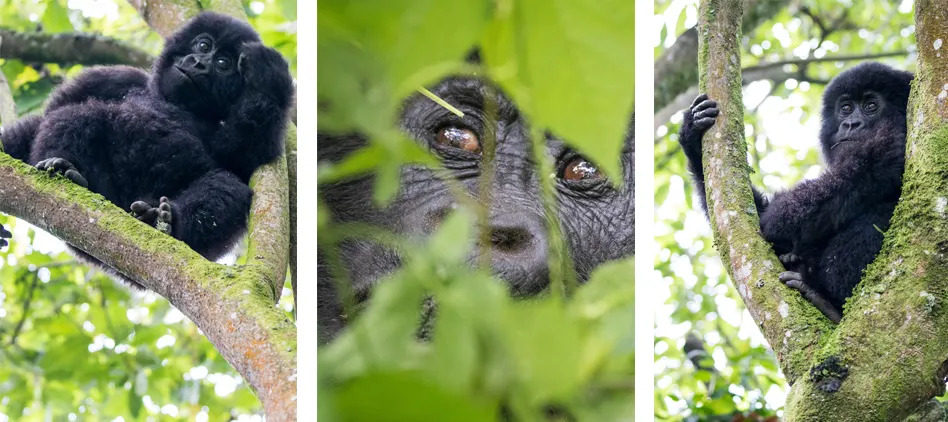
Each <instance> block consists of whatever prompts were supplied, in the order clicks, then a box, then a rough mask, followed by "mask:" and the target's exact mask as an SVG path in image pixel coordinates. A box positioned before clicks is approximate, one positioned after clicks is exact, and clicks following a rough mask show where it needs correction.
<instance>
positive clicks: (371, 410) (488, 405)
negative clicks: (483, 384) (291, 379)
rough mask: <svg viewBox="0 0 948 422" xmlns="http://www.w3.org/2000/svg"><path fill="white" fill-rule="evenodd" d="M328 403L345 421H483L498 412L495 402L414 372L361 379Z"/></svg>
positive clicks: (383, 374) (384, 374) (344, 388)
mask: <svg viewBox="0 0 948 422" xmlns="http://www.w3.org/2000/svg"><path fill="white" fill-rule="evenodd" d="M331 406H332V407H333V410H336V411H337V412H338V416H339V418H338V420H340V421H345V422H362V421H365V422H376V421H392V422H412V421H451V422H483V421H491V420H495V419H496V416H497V412H498V410H497V404H496V403H492V402H490V401H488V400H483V399H481V400H478V399H476V398H475V397H473V396H470V395H464V394H457V393H455V392H452V391H449V390H447V389H444V388H442V387H439V386H437V385H435V384H432V383H431V382H429V381H427V380H426V379H425V377H424V376H423V374H420V373H416V372H394V373H377V374H372V375H369V376H366V377H363V378H360V379H358V380H355V381H353V382H351V383H349V384H347V385H345V386H344V387H342V388H341V389H339V390H338V391H337V392H336V393H335V395H334V396H333V397H332V400H331ZM334 419H335V418H334Z"/></svg>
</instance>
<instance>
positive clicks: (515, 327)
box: [317, 0, 634, 421]
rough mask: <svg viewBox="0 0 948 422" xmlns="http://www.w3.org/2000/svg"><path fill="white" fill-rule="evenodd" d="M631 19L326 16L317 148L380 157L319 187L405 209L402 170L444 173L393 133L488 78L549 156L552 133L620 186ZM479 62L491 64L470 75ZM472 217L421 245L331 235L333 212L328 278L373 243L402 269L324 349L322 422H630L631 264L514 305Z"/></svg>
mask: <svg viewBox="0 0 948 422" xmlns="http://www.w3.org/2000/svg"><path fill="white" fill-rule="evenodd" d="M633 6H634V5H633V3H632V2H628V1H619V0H609V1H593V0H584V1H555V2H546V1H540V0H506V1H504V0H499V1H489V0H463V1H455V2H439V1H426V0H395V1H367V2H364V3H359V2H345V1H321V2H319V4H318V7H319V30H318V36H319V38H318V43H319V45H318V48H319V54H320V57H321V58H322V60H321V61H320V63H319V69H318V72H319V74H318V79H317V80H318V85H319V87H318V88H319V91H318V96H319V102H320V105H321V107H320V110H319V119H318V123H319V130H320V131H321V132H336V133H339V132H350V131H358V132H360V133H362V134H364V135H366V137H367V138H368V139H369V142H368V146H367V147H365V148H364V149H362V150H361V151H360V152H356V153H354V154H352V156H351V157H350V158H348V159H347V160H345V161H343V162H342V163H319V166H320V183H327V182H331V181H336V180H340V179H345V178H350V177H355V176H363V175H365V174H366V173H370V172H371V173H375V176H374V177H375V181H376V186H375V198H376V200H377V202H379V203H382V204H384V203H385V202H386V201H387V200H389V199H390V198H391V197H392V196H393V195H394V194H396V193H397V191H398V175H399V169H400V167H401V166H402V165H403V164H405V163H424V164H426V165H432V166H437V165H438V160H437V159H436V158H434V156H432V155H431V154H430V153H429V152H428V151H426V150H423V149H421V148H419V146H418V143H417V142H415V141H413V140H410V139H406V138H405V137H404V135H402V134H401V133H400V132H398V131H397V130H395V127H396V117H397V110H398V107H399V105H400V104H401V102H402V100H403V99H404V98H405V97H406V96H407V95H410V94H412V93H414V92H415V91H416V89H417V88H419V87H420V86H429V85H430V84H433V83H436V82H437V81H438V80H440V79H441V78H443V77H444V76H447V75H450V74H476V75H478V76H486V77H488V78H490V79H491V80H492V81H494V82H496V84H497V85H498V86H499V87H500V88H501V89H502V90H503V91H504V92H505V93H506V94H508V95H509V96H511V97H512V98H513V99H514V100H515V101H516V102H517V104H518V106H519V107H520V110H521V111H522V112H523V113H524V114H526V115H527V117H528V119H529V120H530V121H531V123H532V125H533V127H532V132H534V133H533V134H532V135H533V138H534V139H535V140H536V141H538V142H543V136H542V134H543V130H544V129H546V128H549V129H550V130H551V131H552V132H553V133H556V134H558V135H560V136H563V137H565V138H566V139H567V142H571V144H572V146H574V147H576V148H577V149H579V150H580V151H581V152H583V153H584V154H585V155H586V156H587V157H588V158H590V159H591V160H593V161H595V162H596V164H597V165H599V166H600V168H601V169H602V170H603V171H605V172H606V173H607V174H610V175H617V174H619V173H618V171H617V167H618V164H619V163H618V159H617V157H619V151H620V150H621V146H622V142H623V137H622V134H623V132H624V131H625V129H626V128H627V125H628V119H629V113H630V112H631V107H632V102H633V96H634V86H633V85H634V84H633V81H634V54H632V53H633V51H634V50H633V48H634V11H633ZM447 22H450V23H451V25H450V29H449V26H446V23H447ZM564 22H568V24H564ZM396 34H397V35H396ZM475 46H477V47H479V48H480V53H481V57H482V58H483V59H484V60H483V63H482V64H481V65H471V64H466V63H464V57H465V56H466V55H467V53H468V52H469V51H470V50H471V49H472V48H473V47H475ZM535 148H536V147H535ZM540 150H541V151H542V147H541V149H540ZM541 156H542V155H541ZM541 160H542V159H541ZM540 166H541V168H542V169H543V170H542V171H543V173H542V174H551V173H553V171H552V168H551V167H549V166H551V164H550V163H547V162H541V163H540ZM541 179H543V180H544V183H553V182H552V178H550V177H541ZM546 188H547V189H551V186H550V185H548V186H546ZM547 192H550V191H547ZM547 199H548V200H549V199H550V198H549V197H548V198H547ZM459 202H460V205H462V207H460V208H461V209H462V211H460V212H457V213H454V214H452V217H450V218H449V219H448V220H447V221H445V222H444V223H443V224H442V226H441V227H440V228H439V230H438V231H437V233H436V234H434V235H433V236H432V237H431V238H430V239H428V240H427V241H425V242H415V241H410V240H405V239H391V236H388V237H387V236H385V235H384V233H379V232H378V231H377V230H374V231H373V230H366V229H365V228H364V227H353V226H352V225H340V224H334V223H332V222H331V221H330V218H329V215H328V211H326V209H325V208H322V209H321V211H320V213H319V232H318V233H319V246H320V251H321V253H322V254H324V255H323V256H324V257H326V259H327V260H329V261H331V260H332V259H333V257H332V255H333V254H334V253H335V252H334V251H335V250H336V244H337V243H338V242H339V241H340V240H341V239H343V238H344V237H347V236H354V234H353V233H362V234H363V235H365V234H371V235H372V236H375V237H374V238H376V239H378V238H383V239H385V238H388V239H389V241H390V242H391V243H393V244H394V246H395V247H396V248H398V250H399V253H400V256H401V257H403V258H404V259H403V261H404V266H403V268H402V269H401V270H399V271H396V272H395V273H394V274H392V275H391V276H390V277H387V278H386V279H385V280H383V281H381V282H380V283H379V284H378V286H377V287H375V289H374V291H373V293H372V298H371V300H370V301H369V302H368V306H366V307H365V309H364V310H361V312H360V313H359V316H358V318H356V319H355V321H354V322H353V323H351V325H350V326H349V328H348V330H347V331H346V332H344V333H343V334H342V335H340V336H339V337H337V338H336V339H335V340H334V341H333V342H332V343H330V344H328V345H324V346H322V347H321V348H320V351H319V372H318V373H319V383H320V384H319V390H318V391H319V394H320V401H319V403H320V406H319V412H320V416H322V417H325V418H330V419H332V420H336V419H337V418H338V419H339V420H367V421H369V420H386V419H390V420H395V419H401V420H437V419H439V418H438V416H436V415H440V416H441V417H443V415H451V416H452V417H453V418H454V419H453V420H458V421H460V420H470V421H481V420H494V419H497V418H498V417H499V416H500V415H501V414H502V413H507V414H513V415H515V417H516V419H517V420H539V419H541V418H542V419H550V420H574V419H569V418H578V420H598V421H610V420H628V419H629V418H630V417H631V415H632V412H633V404H634V394H633V388H634V371H633V368H634V306H633V305H634V282H633V277H634V271H633V267H632V259H631V258H630V259H626V260H622V261H619V262H616V263H612V264H610V265H603V266H602V267H601V268H600V269H599V271H598V272H597V273H595V274H594V275H593V277H592V280H591V281H590V282H589V283H588V284H586V285H584V286H582V287H580V288H578V289H577V290H576V291H575V293H574V294H573V295H572V297H570V298H567V299H564V298H563V296H562V295H561V293H560V291H561V290H558V289H557V286H559V287H563V286H566V285H567V284H568V283H564V281H563V280H559V279H557V278H556V277H555V275H554V277H553V281H552V283H551V284H552V285H553V286H554V288H553V289H551V290H552V292H551V293H548V294H546V295H544V297H542V298H539V299H535V300H527V301H516V300H513V299H511V298H510V297H509V296H508V295H507V294H506V288H505V285H504V284H503V283H502V282H501V281H500V280H497V279H495V278H493V277H491V276H490V275H488V274H487V271H485V270H484V269H469V268H468V265H467V263H466V257H467V256H468V254H467V252H468V249H469V247H470V246H471V244H472V243H473V242H471V240H472V235H473V233H472V230H471V227H472V226H473V222H474V218H476V217H475V216H477V215H479V214H480V213H479V212H478V208H479V207H477V206H474V207H465V206H463V205H465V204H464V203H463V202H461V201H459ZM629 223H630V224H632V222H629ZM355 235H357V234H355ZM552 243H555V242H552ZM554 274H555V273H554ZM337 276H344V274H337ZM342 285H343V287H344V286H345V285H346V284H345V283H344V282H343V283H342ZM567 289H568V287H567ZM428 297H431V298H433V299H434V302H435V303H437V313H436V315H437V316H436V317H435V318H434V322H433V327H430V329H431V330H433V340H432V341H430V342H426V341H419V340H418V339H417V337H416V333H417V330H418V322H419V320H420V319H422V318H423V316H422V315H419V308H420V306H421V304H422V303H424V302H425V300H426V298H428ZM350 309H354V307H353V306H352V304H350ZM429 321H430V320H429ZM426 329H428V327H426ZM501 409H503V410H501Z"/></svg>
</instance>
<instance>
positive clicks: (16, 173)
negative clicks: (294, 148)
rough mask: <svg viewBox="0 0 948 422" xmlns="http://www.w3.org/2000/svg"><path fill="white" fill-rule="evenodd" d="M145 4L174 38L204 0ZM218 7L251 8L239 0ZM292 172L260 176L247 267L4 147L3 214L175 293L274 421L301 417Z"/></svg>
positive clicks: (272, 170)
mask: <svg viewBox="0 0 948 422" xmlns="http://www.w3.org/2000/svg"><path fill="white" fill-rule="evenodd" d="M131 2H132V4H133V5H135V3H136V2H135V1H134V0H131ZM205 3H207V2H205ZM141 4H142V6H141V8H140V9H139V10H143V11H145V12H148V13H149V14H150V16H152V17H154V18H155V19H157V20H155V21H154V22H152V20H151V19H150V18H149V14H146V15H145V18H146V20H147V21H148V22H149V24H151V25H152V26H153V27H155V28H156V29H158V30H159V32H162V33H163V34H165V35H167V34H170V33H171V32H173V30H174V29H175V28H177V27H179V26H180V25H181V24H183V23H184V22H185V20H186V19H187V18H188V17H190V16H193V15H195V14H197V13H198V12H199V11H200V10H201V9H200V6H199V5H198V2H197V1H193V2H184V1H181V0H169V1H158V0H149V1H148V2H141ZM210 4H213V5H216V6H215V7H220V8H221V9H220V10H227V11H230V12H232V13H233V11H234V10H238V11H241V13H242V9H240V8H239V6H240V5H239V1H236V0H233V1H224V0H220V1H212V2H211V3H210ZM214 10H218V9H214ZM156 11H158V12H156ZM168 11H174V13H172V14H169V13H167V12H168ZM173 17H174V18H177V19H178V20H176V21H175V20H173V19H172V18H173ZM295 136H296V130H295V127H291V128H290V129H289V130H288V131H287V137H288V143H290V144H294V145H295ZM288 175H289V170H288V169H287V161H286V158H285V157H280V158H279V159H277V160H276V161H275V162H273V163H270V164H268V165H265V166H263V167H261V168H260V169H258V170H257V172H256V173H255V174H254V175H253V177H252V178H251V182H250V185H251V187H252V188H253V190H254V198H253V204H252V206H251V213H250V216H249V221H248V245H247V249H248V250H247V256H248V261H247V264H246V265H244V266H235V267H229V266H224V265H220V264H216V263H212V262H209V261H207V260H206V259H204V258H203V257H201V256H200V255H198V254H197V253H195V252H194V251H193V250H191V249H190V248H189V247H188V246H187V245H185V244H184V243H182V242H180V241H178V240H175V239H173V238H171V237H170V236H164V235H162V234H160V233H159V232H157V231H155V230H154V228H151V227H149V226H147V225H145V224H142V223H141V222H139V221H138V220H136V219H135V218H133V217H131V216H129V215H128V214H127V213H126V212H125V211H123V210H121V209H119V208H118V207H116V206H114V205H113V204H111V203H110V202H108V201H106V200H105V199H104V198H102V196H100V195H98V194H95V193H92V192H90V191H88V190H86V189H84V188H81V187H79V186H77V185H75V184H73V183H70V182H68V181H67V180H66V179H65V178H62V177H60V176H50V175H48V174H47V173H44V172H39V171H36V170H35V169H33V168H32V167H30V166H28V165H26V164H25V163H22V162H20V161H18V160H15V159H13V158H12V157H10V156H8V155H6V154H2V153H0V180H3V183H2V184H0V211H2V212H5V213H9V214H11V215H14V216H16V217H17V218H20V219H23V220H25V221H27V222H29V223H31V224H33V225H35V226H37V227H39V228H41V229H43V230H46V231H48V232H50V233H51V234H53V235H55V236H57V237H59V238H60V239H62V240H63V241H65V242H68V243H70V244H72V245H75V246H77V247H78V248H80V249H82V250H84V251H86V252H87V253H89V254H91V255H92V256H94V257H95V258H97V259H99V260H101V261H102V262H103V263H105V264H106V265H109V266H111V267H113V268H115V269H117V270H119V271H120V272H122V273H123V274H125V275H127V276H129V277H130V278H132V279H134V280H136V281H138V282H139V283H141V284H142V285H144V286H145V287H147V288H149V289H150V290H152V291H154V292H156V293H157V294H159V295H161V296H163V297H165V298H167V299H168V301H169V302H170V303H171V304H172V305H174V306H175V307H176V308H178V309H179V310H181V312H182V313H184V314H185V315H187V316H188V317H189V318H190V319H191V320H192V321H193V322H194V323H195V324H196V325H197V326H198V327H199V328H200V329H201V331H202V332H204V334H205V335H206V336H207V338H208V340H210V341H211V343H212V344H214V346H215V348H217V350H218V351H219V352H220V353H221V355H222V356H223V357H224V358H225V359H226V360H227V361H228V362H230V364H231V365H233V366H234V368H235V369H236V370H237V371H238V372H239V373H240V374H241V375H242V376H243V377H244V379H245V380H246V381H247V383H248V384H249V385H250V386H251V387H252V388H253V390H254V391H255V393H256V394H257V397H258V398H259V399H260V401H261V402H262V404H263V407H264V409H265V412H266V413H267V419H268V420H271V421H295V420H296V376H297V375H296V327H295V324H294V323H293V322H292V321H290V320H289V319H288V318H287V317H286V314H285V313H284V312H283V311H282V310H280V309H279V308H277V307H276V306H274V304H275V303H276V301H277V300H279V297H280V292H281V291H282V287H283V284H284V282H285V280H286V269H287V261H288V260H289V243H290V222H289V214H290V211H289V203H288V202H289V189H288V186H289V182H288V177H289V176H288Z"/></svg>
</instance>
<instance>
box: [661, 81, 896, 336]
mask: <svg viewBox="0 0 948 422" xmlns="http://www.w3.org/2000/svg"><path fill="white" fill-rule="evenodd" d="M911 81H912V74H911V73H908V72H903V71H899V70H895V69H892V68H890V67H888V66H885V65H883V64H880V63H863V64H861V65H859V66H856V67H854V68H852V69H850V70H847V71H845V72H843V73H841V74H839V76H837V77H836V78H835V79H833V81H832V82H831V83H830V84H829V86H827V87H826V92H825V93H824V94H823V124H822V128H821V130H820V146H821V147H822V150H823V157H824V160H825V161H826V166H827V169H826V171H825V172H824V173H823V174H822V175H820V177H819V178H817V179H814V180H804V181H802V182H800V183H799V184H797V185H796V186H794V187H793V188H792V189H790V190H788V191H784V192H777V193H776V194H774V197H773V199H770V200H768V198H766V197H765V196H764V195H763V194H761V193H760V191H758V190H757V189H753V193H754V202H755V203H756V205H757V212H758V213H759V215H760V228H761V232H762V234H763V236H764V239H766V240H767V241H768V242H770V243H771V244H772V245H773V248H774V251H775V252H776V253H777V255H778V256H779V257H780V260H781V262H783V264H784V266H785V267H786V269H787V270H788V271H787V272H784V273H783V274H781V275H780V280H781V281H783V282H785V283H786V284H787V286H789V287H791V288H794V289H796V290H798V291H799V292H800V293H801V294H802V295H803V296H804V297H805V298H807V299H808V300H809V301H810V302H811V303H813V305H814V306H816V307H817V308H819V309H820V310H821V311H822V312H823V313H824V314H825V315H826V316H827V317H828V318H830V319H831V320H833V321H835V322H839V320H840V319H841V318H842V310H843V304H844V303H845V302H846V298H848V297H849V296H851V295H852V291H853V288H854V287H855V286H856V284H858V283H859V280H860V279H861V277H862V271H863V270H864V269H865V268H866V266H867V265H869V263H871V262H872V260H873V259H874V258H875V256H876V254H877V253H879V250H880V249H881V248H882V238H883V235H882V232H883V231H884V230H886V229H887V228H888V227H889V219H890V218H891V217H892V213H893V211H894V209H895V204H896V202H898V199H899V195H900V194H901V191H902V171H903V169H904V167H905V133H906V122H905V116H906V108H907V104H908V96H909V91H910V89H911ZM717 115H718V108H717V103H715V102H714V101H712V100H709V99H708V97H707V96H706V95H701V96H699V97H698V98H697V99H696V100H695V102H694V104H693V105H692V108H691V109H689V110H686V111H685V119H684V123H683V124H682V127H681V131H680V133H679V142H681V146H682V149H683V150H684V152H685V155H686V156H687V157H688V166H689V169H690V170H691V173H692V175H693V176H694V181H695V190H697V191H698V194H699V196H700V199H701V204H702V207H703V209H705V210H706V209H707V203H706V198H705V190H704V173H703V171H702V168H701V138H702V136H703V135H704V133H705V132H706V131H707V130H708V128H710V127H711V125H713V124H714V119H715V117H717ZM752 188H753V187H752Z"/></svg>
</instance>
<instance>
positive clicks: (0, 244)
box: [0, 239, 10, 249]
mask: <svg viewBox="0 0 948 422" xmlns="http://www.w3.org/2000/svg"><path fill="white" fill-rule="evenodd" d="M9 245H10V242H7V240H6V239H0V249H2V248H5V247H7V246H9Z"/></svg>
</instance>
